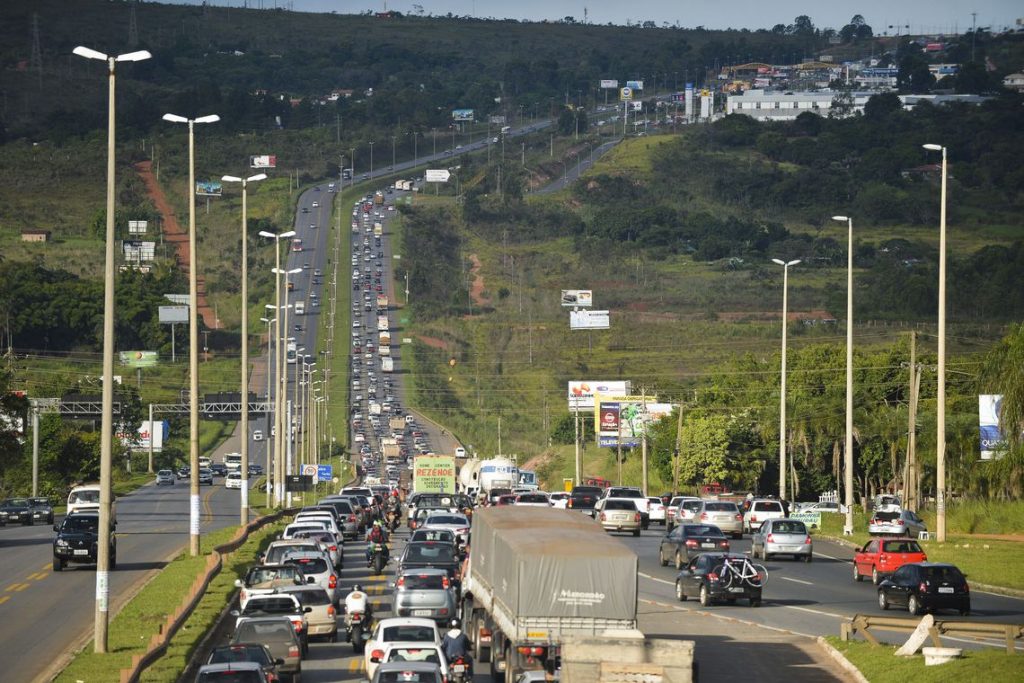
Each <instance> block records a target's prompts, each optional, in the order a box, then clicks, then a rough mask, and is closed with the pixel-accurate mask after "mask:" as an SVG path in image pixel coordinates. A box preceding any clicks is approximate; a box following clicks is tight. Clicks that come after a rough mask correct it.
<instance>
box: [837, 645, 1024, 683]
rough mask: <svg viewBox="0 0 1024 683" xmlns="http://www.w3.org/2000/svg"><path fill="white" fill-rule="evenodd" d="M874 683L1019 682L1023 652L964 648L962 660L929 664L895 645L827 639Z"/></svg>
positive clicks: (1022, 667)
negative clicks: (900, 654)
mask: <svg viewBox="0 0 1024 683" xmlns="http://www.w3.org/2000/svg"><path fill="white" fill-rule="evenodd" d="M826 640H828V642H829V644H831V645H832V646H833V647H834V648H836V649H837V650H839V651H840V652H841V653H843V655H844V656H845V657H846V658H847V659H849V660H850V662H852V663H853V665H854V666H856V667H857V668H858V669H860V672H861V673H862V674H864V677H865V678H867V679H868V680H869V681H871V683H890V682H891V683H944V682H945V681H982V680H983V681H985V682H986V683H1001V682H1002V681H1019V680H1021V673H1022V671H1024V664H1022V661H1021V657H1020V655H1009V654H1006V651H1005V650H1003V649H996V648H986V649H983V650H964V656H963V657H961V658H960V659H957V660H954V661H952V662H949V663H948V664H943V665H941V666H925V664H924V657H923V656H921V655H916V656H914V657H897V656H896V655H895V654H894V653H895V651H896V648H895V647H891V646H888V645H878V646H876V645H871V644H870V643H865V642H862V641H842V640H840V639H839V638H838V637H837V636H828V637H827V638H826Z"/></svg>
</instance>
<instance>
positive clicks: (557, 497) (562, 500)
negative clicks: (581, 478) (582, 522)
mask: <svg viewBox="0 0 1024 683" xmlns="http://www.w3.org/2000/svg"><path fill="white" fill-rule="evenodd" d="M548 498H550V500H551V507H553V508H558V509H559V510H564V509H566V506H567V505H568V504H569V494H568V493H566V492H565V491H555V492H554V493H552V494H551V495H550V496H548Z"/></svg>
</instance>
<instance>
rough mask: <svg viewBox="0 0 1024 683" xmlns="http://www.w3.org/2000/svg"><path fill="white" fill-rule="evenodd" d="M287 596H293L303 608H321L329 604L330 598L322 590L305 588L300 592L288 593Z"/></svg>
mask: <svg viewBox="0 0 1024 683" xmlns="http://www.w3.org/2000/svg"><path fill="white" fill-rule="evenodd" d="M288 595H294V596H295V597H296V598H297V599H298V601H299V604H300V605H302V606H303V607H321V606H323V605H330V604H331V597H330V596H329V595H327V591H325V590H324V589H323V588H305V589H303V590H300V591H288Z"/></svg>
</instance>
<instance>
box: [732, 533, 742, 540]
mask: <svg viewBox="0 0 1024 683" xmlns="http://www.w3.org/2000/svg"><path fill="white" fill-rule="evenodd" d="M732 537H733V538H734V539H735V540H737V541H742V540H743V532H742V531H737V532H736V533H734V534H733V535H732Z"/></svg>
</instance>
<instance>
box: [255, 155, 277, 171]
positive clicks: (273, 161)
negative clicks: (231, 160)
mask: <svg viewBox="0 0 1024 683" xmlns="http://www.w3.org/2000/svg"><path fill="white" fill-rule="evenodd" d="M249 167H250V168H277V155H275V154H259V155H256V156H251V157H249Z"/></svg>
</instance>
